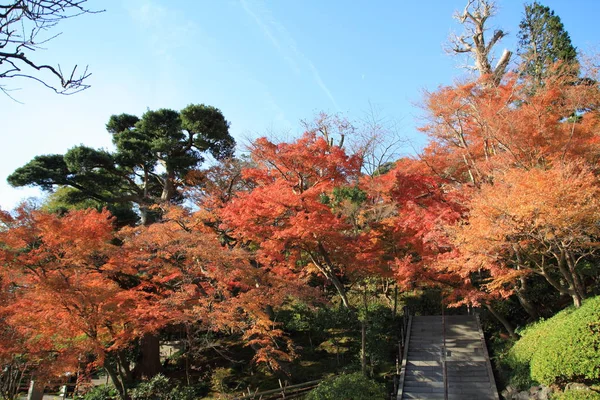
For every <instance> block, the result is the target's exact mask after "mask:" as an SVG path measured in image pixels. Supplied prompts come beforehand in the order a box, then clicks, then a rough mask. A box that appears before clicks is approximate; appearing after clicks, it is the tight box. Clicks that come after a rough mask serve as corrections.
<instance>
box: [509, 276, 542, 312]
mask: <svg viewBox="0 0 600 400" xmlns="http://www.w3.org/2000/svg"><path fill="white" fill-rule="evenodd" d="M520 282H521V287H520V288H517V289H516V291H515V293H516V295H517V299H519V303H521V306H522V307H523V309H524V310H525V311H526V312H527V314H529V316H530V317H531V318H532V319H533V320H534V321H536V320H538V319H539V318H540V315H539V314H538V312H537V310H536V309H535V307H534V305H533V304H531V302H530V301H529V299H528V298H527V296H526V295H525V292H526V291H527V279H526V278H525V277H524V276H521V278H520Z"/></svg>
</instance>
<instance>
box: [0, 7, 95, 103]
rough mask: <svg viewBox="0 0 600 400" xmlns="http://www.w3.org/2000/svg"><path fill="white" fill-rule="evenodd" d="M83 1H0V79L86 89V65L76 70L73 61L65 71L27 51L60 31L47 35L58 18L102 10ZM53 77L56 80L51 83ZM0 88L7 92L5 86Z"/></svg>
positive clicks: (65, 90)
mask: <svg viewBox="0 0 600 400" xmlns="http://www.w3.org/2000/svg"><path fill="white" fill-rule="evenodd" d="M86 1H87V0H12V2H10V3H9V4H0V79H1V78H26V79H32V80H34V81H37V82H40V83H41V84H43V85H44V86H46V87H48V88H50V89H52V90H54V91H55V92H56V93H59V94H65V95H69V94H74V93H77V92H80V91H82V90H85V89H87V88H88V87H89V85H88V84H87V83H86V79H87V78H89V77H90V75H91V74H90V73H89V72H88V68H87V66H86V67H85V68H83V69H79V70H78V66H77V65H75V66H74V67H73V68H72V69H70V72H68V73H66V74H65V73H63V71H62V69H61V67H60V65H57V66H52V65H48V64H44V63H37V62H34V61H32V59H31V58H30V53H31V52H35V51H36V50H44V48H43V47H42V46H43V45H44V44H46V43H48V42H49V41H51V40H52V39H54V38H56V37H57V36H59V35H60V34H61V33H54V34H50V35H48V32H49V31H51V30H52V29H53V28H54V27H55V26H56V25H57V24H58V23H59V22H60V21H62V20H64V19H69V18H74V17H77V16H79V15H82V14H90V13H92V14H93V13H98V12H102V11H103V10H100V11H92V10H89V9H87V8H86V7H85V4H84V3H85V2H86ZM56 80H58V82H57V83H53V81H56ZM0 90H2V91H3V92H4V93H5V94H7V89H6V87H5V86H1V89H0ZM7 95H8V94H7ZM9 97H11V98H12V96H10V95H9Z"/></svg>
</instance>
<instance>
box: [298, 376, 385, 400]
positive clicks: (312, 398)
mask: <svg viewBox="0 0 600 400" xmlns="http://www.w3.org/2000/svg"><path fill="white" fill-rule="evenodd" d="M386 397H387V396H386V393H385V389H384V387H383V385H381V384H379V383H377V382H375V381H373V380H371V379H368V378H366V377H365V376H364V375H363V374H361V373H359V372H357V373H354V374H347V375H340V376H337V377H335V378H332V379H328V380H326V381H323V382H321V383H320V384H319V386H317V388H316V389H314V390H312V391H311V392H310V393H309V394H308V396H307V397H306V399H307V400H377V399H381V400H383V399H385V398H386Z"/></svg>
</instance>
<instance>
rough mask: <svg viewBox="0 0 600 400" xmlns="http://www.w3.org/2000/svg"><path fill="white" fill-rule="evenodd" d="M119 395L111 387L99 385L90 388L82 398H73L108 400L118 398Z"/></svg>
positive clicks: (77, 398)
mask: <svg viewBox="0 0 600 400" xmlns="http://www.w3.org/2000/svg"><path fill="white" fill-rule="evenodd" d="M118 396H119V394H118V392H117V389H115V387H114V386H113V385H99V386H94V387H93V388H91V389H90V390H89V391H88V392H87V393H86V394H84V395H83V396H75V399H76V400H109V399H116V398H118Z"/></svg>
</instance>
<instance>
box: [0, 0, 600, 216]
mask: <svg viewBox="0 0 600 400" xmlns="http://www.w3.org/2000/svg"><path fill="white" fill-rule="evenodd" d="M542 3H543V4H545V5H547V6H549V7H550V8H551V9H553V10H554V11H555V12H556V14H557V15H559V16H560V17H561V19H562V21H563V23H564V25H565V28H566V29H567V31H568V32H569V34H570V35H571V39H572V41H573V43H574V45H575V46H576V47H577V48H578V49H579V50H582V51H586V52H589V51H593V50H594V49H596V50H598V44H599V42H600V28H599V23H598V16H599V15H600V1H597V0H569V1H567V0H545V1H542ZM465 4H466V1H465V0H429V1H414V0H413V1H408V0H393V1H392V0H376V1H355V0H269V1H266V0H195V1H192V0H189V1H183V0H179V1H175V0H173V1H167V0H102V1H101V0H89V1H88V5H89V7H90V8H92V9H106V12H104V13H101V14H95V15H84V16H80V17H77V18H74V19H71V20H68V21H63V22H61V24H60V25H59V26H58V31H62V32H63V34H62V35H61V36H59V37H58V38H56V39H54V40H53V41H51V42H49V43H48V44H47V50H46V51H38V52H36V54H35V56H34V57H32V58H34V59H35V60H40V61H43V62H46V63H53V64H56V63H60V64H61V66H63V68H65V69H66V68H68V67H69V66H72V65H75V64H78V65H80V66H85V65H89V68H90V71H91V72H92V76H91V77H90V78H89V83H90V84H91V85H92V87H91V88H90V89H88V90H86V91H84V92H82V93H79V94H76V95H73V96H59V95H56V94H54V93H53V92H51V91H49V90H47V89H44V88H43V87H41V86H40V85H39V84H36V83H34V82H27V81H11V82H1V83H2V84H6V85H9V87H12V88H21V90H18V91H14V92H12V95H13V96H14V97H15V98H17V99H18V100H19V101H20V102H22V103H23V104H20V103H16V102H14V101H12V100H10V99H9V98H8V97H5V96H0V120H1V121H2V122H1V127H0V132H1V135H2V143H3V150H4V151H3V152H2V157H1V158H0V207H1V208H3V209H11V208H13V207H14V206H15V205H16V204H17V203H18V202H19V201H20V200H21V199H23V198H26V197H28V196H36V195H38V192H37V191H36V190H34V189H13V188H10V187H9V186H8V184H6V177H7V176H8V175H9V174H10V173H11V172H12V171H14V170H15V169H16V168H18V167H20V166H22V165H24V164H25V163H27V162H28V161H29V160H31V159H32V158H33V157H34V156H36V155H39V154H54V153H64V152H65V151H66V150H67V149H69V148H71V147H73V146H76V145H79V144H85V145H87V146H91V147H98V148H99V147H102V148H107V149H110V148H111V138H110V135H109V134H108V133H107V132H106V130H105V124H106V122H107V121H108V119H109V117H110V116H111V115H112V114H121V113H129V114H136V115H141V114H142V113H144V111H146V110H148V109H152V110H154V109H158V108H171V109H175V110H179V109H181V108H183V107H185V106H186V105H188V104H192V103H194V104H196V103H205V104H209V105H212V106H215V107H218V108H220V109H221V111H222V112H223V114H224V115H225V117H226V118H227V120H228V121H229V122H230V123H231V133H232V134H233V135H234V137H236V139H237V140H238V142H239V143H241V144H242V146H243V143H245V142H247V140H248V139H249V138H255V137H259V136H263V135H267V134H268V135H279V136H281V137H290V136H294V135H297V134H299V133H300V132H301V125H300V123H299V121H300V120H301V119H310V118H311V117H312V116H314V115H315V114H316V113H317V112H319V111H327V112H330V113H336V112H339V113H342V114H344V115H346V116H347V117H348V118H350V119H355V120H359V119H361V118H364V117H365V114H366V113H367V112H368V110H369V109H371V108H374V109H376V110H378V112H379V114H380V116H382V117H384V118H386V119H387V120H388V121H390V122H392V123H397V124H398V126H399V127H400V131H401V133H402V134H403V135H404V136H406V137H407V138H409V139H410V141H411V143H412V146H409V147H408V148H407V150H406V151H407V153H410V152H413V150H412V148H416V149H418V148H419V147H421V146H422V145H423V144H424V143H425V138H424V137H422V136H421V135H420V134H419V133H418V132H417V131H416V127H417V126H418V125H419V121H418V116H419V114H420V109H419V108H418V107H417V106H416V104H418V103H419V101H420V100H421V98H422V93H423V90H434V89H435V88H436V87H437V86H439V85H444V84H449V83H452V81H453V80H454V79H456V78H458V77H460V76H464V74H465V72H464V71H463V70H460V69H458V66H460V65H461V64H463V63H464V60H463V59H458V58H456V57H451V56H448V55H447V54H446V53H445V52H444V50H443V46H442V45H443V44H444V43H445V42H446V41H447V38H448V36H449V34H450V33H451V32H457V33H459V32H460V26H459V25H457V23H456V22H455V21H454V20H453V19H452V18H451V16H452V14H453V12H454V11H455V10H459V9H460V10H461V9H462V8H463V7H464V6H465ZM522 4H523V3H522V2H521V1H518V0H498V5H499V12H498V15H497V17H495V18H494V19H493V20H492V21H491V24H490V27H492V28H493V27H498V28H502V29H504V30H505V31H508V32H509V36H508V37H507V38H505V39H504V40H503V42H501V44H500V46H499V47H498V50H499V51H501V50H502V49H503V48H505V47H506V48H508V49H510V50H514V49H515V45H516V37H515V36H516V33H517V31H518V24H519V21H520V19H521V17H522V12H523V5H522Z"/></svg>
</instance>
